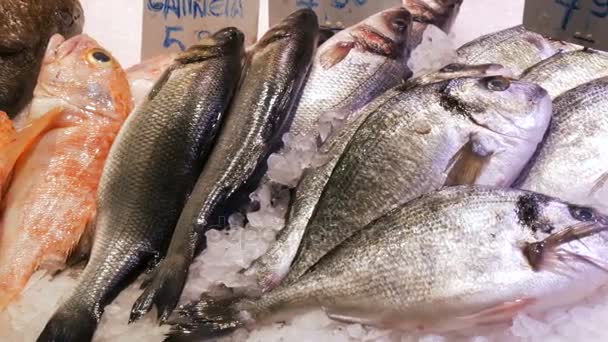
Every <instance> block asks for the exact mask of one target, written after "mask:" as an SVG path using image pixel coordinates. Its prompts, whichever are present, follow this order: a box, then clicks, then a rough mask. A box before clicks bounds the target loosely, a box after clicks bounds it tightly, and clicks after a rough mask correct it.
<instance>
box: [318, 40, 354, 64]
mask: <svg viewBox="0 0 608 342" xmlns="http://www.w3.org/2000/svg"><path fill="white" fill-rule="evenodd" d="M354 47H355V43H354V42H346V43H338V44H336V45H334V46H332V47H330V48H328V49H327V51H325V52H324V53H323V54H322V55H321V57H319V58H320V62H321V66H322V67H323V69H329V68H331V67H333V66H334V65H336V64H338V63H340V62H341V61H342V60H343V59H344V58H346V56H348V54H349V52H350V50H352V49H353V48H354Z"/></svg>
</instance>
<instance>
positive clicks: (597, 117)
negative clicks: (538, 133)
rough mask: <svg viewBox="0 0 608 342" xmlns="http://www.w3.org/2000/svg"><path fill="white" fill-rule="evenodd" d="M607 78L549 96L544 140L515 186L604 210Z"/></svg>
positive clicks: (606, 207)
mask: <svg viewBox="0 0 608 342" xmlns="http://www.w3.org/2000/svg"><path fill="white" fill-rule="evenodd" d="M607 94H608V78H601V79H598V80H596V81H592V82H590V83H587V84H584V85H581V86H579V87H577V88H574V89H572V90H570V91H568V92H566V93H564V94H562V95H560V96H558V97H557V98H556V99H555V100H554V117H553V120H552V122H551V126H550V129H549V132H548V134H547V137H546V138H545V141H544V142H543V144H542V147H541V148H540V150H539V152H538V153H537V155H536V156H535V158H534V161H533V163H532V165H531V167H530V169H529V170H528V172H527V173H525V174H524V177H523V180H522V181H521V184H519V187H520V188H522V189H527V190H532V191H538V192H541V193H544V194H548V195H550V196H558V197H560V198H563V199H565V200H568V201H571V202H574V203H580V204H585V205H593V206H596V207H597V208H601V209H603V210H608V205H607V203H606V201H607V200H608V188H607V187H606V185H607V184H606V181H607V180H608V155H607V154H606V146H608V145H607V143H608V97H607V96H606V95H607Z"/></svg>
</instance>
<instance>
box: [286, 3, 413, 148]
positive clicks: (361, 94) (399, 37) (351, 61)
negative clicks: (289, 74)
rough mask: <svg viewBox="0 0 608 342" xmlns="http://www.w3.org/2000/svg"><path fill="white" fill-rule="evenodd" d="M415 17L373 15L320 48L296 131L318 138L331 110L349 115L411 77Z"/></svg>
mask: <svg viewBox="0 0 608 342" xmlns="http://www.w3.org/2000/svg"><path fill="white" fill-rule="evenodd" d="M411 25H412V17H411V15H410V13H409V12H408V11H407V10H406V9H404V8H402V7H397V8H391V9H388V10H385V11H383V12H380V13H378V14H376V15H373V16H371V17H369V18H367V19H365V20H363V21H362V22H360V23H358V24H356V25H354V26H352V27H349V28H347V29H345V30H343V31H341V32H339V33H337V34H336V35H335V36H333V37H332V38H330V39H329V40H328V41H327V42H325V44H323V46H321V47H320V48H319V51H318V53H317V54H316V56H315V58H314V61H313V66H312V69H311V71H310V76H309V77H308V80H307V82H306V85H305V86H304V90H303V91H302V96H301V98H300V101H299V104H298V108H297V111H296V113H295V117H294V122H293V125H292V126H291V130H290V133H291V134H293V135H295V136H300V137H308V136H310V137H312V138H316V134H317V132H318V131H319V118H320V117H321V115H322V114H324V113H327V112H334V113H336V114H334V115H333V116H337V117H339V118H341V119H344V118H345V117H346V116H347V115H348V114H350V113H352V112H354V111H356V110H357V109H359V108H361V107H362V106H364V105H365V104H367V103H368V102H369V101H371V100H373V99H374V98H375V97H377V96H378V95H380V94H382V93H383V92H385V91H386V90H388V89H390V88H392V87H394V86H396V85H398V84H400V83H401V82H403V81H404V80H405V79H407V78H409V77H410V76H411V71H410V70H409V69H408V68H407V60H408V58H409V50H408V49H407V47H406V43H407V39H408V37H409V35H410V32H411Z"/></svg>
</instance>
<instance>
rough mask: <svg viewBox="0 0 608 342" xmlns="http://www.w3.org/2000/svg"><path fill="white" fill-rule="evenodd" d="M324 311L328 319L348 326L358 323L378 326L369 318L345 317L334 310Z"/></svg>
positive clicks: (325, 309) (327, 309)
mask: <svg viewBox="0 0 608 342" xmlns="http://www.w3.org/2000/svg"><path fill="white" fill-rule="evenodd" d="M322 309H323V311H324V312H325V314H326V315H327V317H329V318H330V319H332V320H334V321H337V322H340V323H347V324H349V323H350V324H352V323H356V324H363V325H376V324H377V323H378V322H377V321H376V320H372V319H369V318H363V317H357V316H352V315H344V314H341V313H338V312H337V311H334V310H332V309H329V308H325V307H324V308H322Z"/></svg>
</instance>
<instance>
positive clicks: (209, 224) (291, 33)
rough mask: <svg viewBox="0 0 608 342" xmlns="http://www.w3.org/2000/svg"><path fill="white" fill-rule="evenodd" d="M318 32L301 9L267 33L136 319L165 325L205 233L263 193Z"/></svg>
mask: <svg viewBox="0 0 608 342" xmlns="http://www.w3.org/2000/svg"><path fill="white" fill-rule="evenodd" d="M317 34H318V22H317V17H316V15H315V14H314V12H313V11H311V10H299V11H297V12H295V13H293V14H292V15H290V16H289V17H287V18H286V19H284V20H283V22H281V23H280V24H279V25H277V26H275V27H274V28H272V29H271V30H270V31H269V32H268V33H266V34H265V35H264V36H263V37H262V38H261V39H260V41H259V42H258V43H257V44H256V46H255V47H254V50H253V51H252V52H251V55H250V57H249V59H250V60H249V65H248V66H247V69H246V71H245V75H244V76H243V77H244V78H243V80H242V82H241V86H240V88H239V91H238V93H237V94H236V96H235V99H234V101H233V104H232V107H231V109H230V112H229V113H228V115H227V117H226V120H225V122H224V124H223V128H222V130H221V132H220V135H219V138H218V141H217V144H216V146H215V147H214V149H213V153H212V155H211V158H210V160H209V161H208V163H207V164H206V165H205V168H204V170H203V172H202V174H201V176H200V177H199V179H198V181H197V184H196V186H195V188H194V191H193V192H192V195H191V196H190V199H189V201H188V202H187V204H186V206H185V208H184V210H183V212H182V213H181V216H180V218H179V221H178V223H177V226H176V229H175V233H174V235H173V238H172V240H171V244H170V246H169V249H168V251H167V256H166V258H165V259H164V260H163V261H162V262H161V263H160V264H159V266H158V267H157V268H156V270H155V271H154V274H153V276H152V278H151V280H150V281H149V282H148V284H147V285H146V289H145V291H144V293H143V294H142V296H141V297H140V298H139V299H138V300H137V302H136V303H135V305H134V307H133V311H132V319H137V318H139V317H141V316H142V315H143V314H145V313H146V312H148V311H149V310H150V309H151V308H152V306H153V305H155V306H156V307H157V309H158V317H159V318H160V319H161V320H165V319H166V318H168V316H169V315H170V314H171V312H172V311H173V309H174V308H175V306H176V305H177V302H178V300H179V298H180V295H181V292H182V290H183V287H184V285H185V282H186V278H187V275H188V267H189V266H190V263H191V262H192V259H193V258H194V256H195V254H196V252H197V250H200V249H204V247H205V235H204V234H205V232H206V231H207V230H209V229H211V228H222V225H226V224H227V222H222V220H225V219H226V218H227V217H228V216H229V215H231V214H232V213H233V212H234V211H236V210H237V209H239V206H240V205H241V204H242V203H246V201H247V199H248V198H247V195H248V194H249V193H250V192H251V191H253V190H254V189H255V187H256V186H257V183H258V182H259V180H260V178H261V176H262V175H263V174H264V172H265V169H266V159H267V158H268V156H269V155H270V153H272V152H273V151H275V150H276V149H277V148H278V147H280V145H279V143H280V138H281V136H282V135H283V133H284V132H285V130H286V129H287V128H288V126H289V121H290V120H291V112H292V108H293V105H294V103H295V101H294V99H295V98H296V97H297V96H298V94H299V93H300V89H301V87H302V84H303V82H304V79H305V78H306V75H307V73H308V70H309V67H310V64H311V61H312V57H313V53H314V50H315V48H316V42H317Z"/></svg>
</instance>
